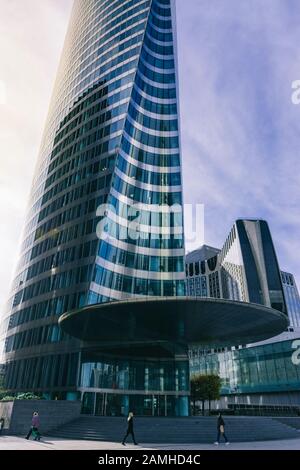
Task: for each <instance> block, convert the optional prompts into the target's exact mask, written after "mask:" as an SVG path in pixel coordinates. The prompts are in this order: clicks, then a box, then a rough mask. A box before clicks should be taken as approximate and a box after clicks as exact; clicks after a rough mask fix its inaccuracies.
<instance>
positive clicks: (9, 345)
mask: <svg viewBox="0 0 300 470" xmlns="http://www.w3.org/2000/svg"><path fill="white" fill-rule="evenodd" d="M66 339H67V335H66V334H65V333H63V331H62V329H61V328H59V326H58V325H46V326H43V327H40V328H33V329H31V330H26V331H22V332H21V333H17V334H15V335H12V336H9V337H8V338H6V341H5V352H6V353H9V352H11V351H18V350H19V349H23V348H30V347H32V346H38V345H39V344H49V343H59V342H60V341H64V340H66Z"/></svg>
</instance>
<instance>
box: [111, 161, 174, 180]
mask: <svg viewBox="0 0 300 470" xmlns="http://www.w3.org/2000/svg"><path fill="white" fill-rule="evenodd" d="M117 168H118V169H119V170H121V171H122V172H123V173H124V174H125V175H126V176H129V177H130V178H134V179H136V180H137V181H139V182H141V183H146V184H152V185H157V186H180V185H181V174H180V173H154V172H152V171H147V170H144V169H142V168H139V167H137V166H135V165H132V164H131V163H128V162H127V161H126V160H125V158H123V157H122V156H121V155H119V156H118V160H117Z"/></svg>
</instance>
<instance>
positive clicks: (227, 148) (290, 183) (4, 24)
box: [0, 0, 300, 304]
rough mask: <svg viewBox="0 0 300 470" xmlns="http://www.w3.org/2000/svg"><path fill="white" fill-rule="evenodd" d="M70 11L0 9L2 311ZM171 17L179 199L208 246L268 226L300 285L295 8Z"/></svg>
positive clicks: (200, 4)
mask: <svg viewBox="0 0 300 470" xmlns="http://www.w3.org/2000/svg"><path fill="white" fill-rule="evenodd" d="M71 5H72V0H9V1H7V0H0V11H1V19H0V34H1V44H0V55H1V64H0V98H1V95H2V98H1V99H0V142H1V166H0V169H1V172H0V218H1V221H4V222H3V223H2V224H1V226H0V238H1V244H0V260H1V263H0V304H3V302H4V301H5V299H6V298H7V295H8V289H9V283H10V280H11V277H12V274H13V269H14V266H15V263H16V259H17V254H18V245H19V241H20V237H21V230H22V226H23V222H24V217H25V211H26V201H27V199H28V194H29V189H30V186H31V179H32V174H33V171H34V164H35V161H36V158H37V154H38V147H39V142H40V139H41V134H42V130H43V127H44V121H45V118H46V112H47V109H48V105H49V100H50V95H51V89H52V86H53V82H54V78H55V73H56V69H57V65H58V60H59V56H60V52H61V48H62V44H63V38H64V35H65V31H66V27H67V23H68V18H69V14H70V8H71ZM177 15H178V40H179V64H180V101H181V128H182V144H183V172H184V188H185V202H189V203H194V204H196V203H204V204H205V222H206V223H205V242H206V243H207V244H211V245H215V246H221V245H222V243H223V241H224V239H225V237H226V236H227V233H228V231H229V229H230V228H231V225H232V223H233V222H234V220H235V219H236V218H239V217H251V218H253V217H260V218H265V219H266V220H268V222H269V224H270V228H271V231H272V234H273V239H274V243H275V247H276V249H277V253H278V257H279V261H280V265H281V267H282V268H283V269H286V270H289V271H291V272H293V273H294V274H296V277H297V279H298V281H300V268H299V238H300V222H299V205H300V204H299V203H300V189H299V175H300V158H299V147H300V105H299V106H296V105H294V104H292V101H291V94H292V89H291V85H292V82H293V81H294V80H297V79H300V67H299V65H300V27H299V17H300V2H299V1H298V0H226V1H225V0H177ZM1 90H2V91H1ZM3 90H4V91H3ZM3 95H5V96H4V98H3Z"/></svg>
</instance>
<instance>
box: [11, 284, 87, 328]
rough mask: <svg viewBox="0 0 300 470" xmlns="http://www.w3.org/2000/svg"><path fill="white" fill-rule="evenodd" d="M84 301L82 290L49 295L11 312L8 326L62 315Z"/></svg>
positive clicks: (80, 305)
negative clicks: (60, 294) (54, 295)
mask: <svg viewBox="0 0 300 470" xmlns="http://www.w3.org/2000/svg"><path fill="white" fill-rule="evenodd" d="M73 290H74V289H73ZM85 301H86V292H84V291H81V292H77V291H76V292H73V293H69V294H68V295H64V296H60V297H51V299H48V300H45V301H43V302H38V303H35V304H33V305H31V306H30V307H25V308H22V309H21V310H18V311H17V312H15V313H13V314H12V315H11V316H10V317H9V325H8V328H9V329H12V328H15V327H17V326H19V325H23V324H24V323H29V322H32V321H35V320H40V319H41V318H46V317H51V316H55V315H57V316H58V315H62V314H63V313H65V312H68V311H70V310H74V309H76V308H79V307H82V306H83V305H84V304H85Z"/></svg>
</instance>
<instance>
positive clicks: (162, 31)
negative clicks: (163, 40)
mask: <svg viewBox="0 0 300 470" xmlns="http://www.w3.org/2000/svg"><path fill="white" fill-rule="evenodd" d="M148 24H149V25H150V26H151V28H153V29H154V30H155V31H157V32H158V33H162V34H172V33H173V29H172V28H171V29H170V28H169V29H165V28H159V27H158V26H156V25H155V24H154V23H153V22H152V21H151V18H149V22H148Z"/></svg>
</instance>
